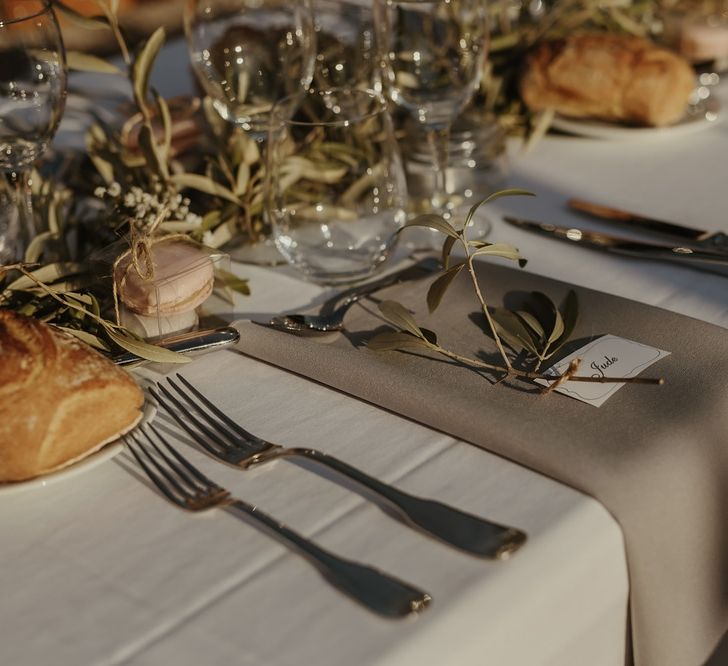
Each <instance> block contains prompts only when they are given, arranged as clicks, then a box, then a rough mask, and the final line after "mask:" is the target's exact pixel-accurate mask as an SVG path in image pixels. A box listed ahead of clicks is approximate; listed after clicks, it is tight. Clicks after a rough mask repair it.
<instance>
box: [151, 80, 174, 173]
mask: <svg viewBox="0 0 728 666" xmlns="http://www.w3.org/2000/svg"><path fill="white" fill-rule="evenodd" d="M152 92H153V94H154V101H155V102H156V103H157V108H158V109H159V115H160V116H161V117H162V132H163V134H162V136H163V139H162V147H161V158H162V160H163V162H165V163H166V162H167V160H168V159H169V155H170V151H171V150H172V114H171V113H170V111H169V105H168V104H167V100H165V99H164V97H162V95H160V94H159V93H158V92H157V91H156V90H153V91H152Z"/></svg>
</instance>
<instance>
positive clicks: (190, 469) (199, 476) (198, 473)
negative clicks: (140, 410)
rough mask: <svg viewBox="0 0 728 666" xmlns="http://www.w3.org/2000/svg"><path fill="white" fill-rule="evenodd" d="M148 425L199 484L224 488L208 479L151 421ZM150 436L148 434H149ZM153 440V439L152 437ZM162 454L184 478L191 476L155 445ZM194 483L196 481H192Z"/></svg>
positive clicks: (217, 488) (208, 488)
mask: <svg viewBox="0 0 728 666" xmlns="http://www.w3.org/2000/svg"><path fill="white" fill-rule="evenodd" d="M148 427H149V428H150V430H151V431H152V432H153V433H154V434H155V435H156V436H157V439H159V441H160V442H161V443H162V444H163V445H164V447H165V448H166V449H167V451H169V452H170V453H171V454H172V455H173V456H174V457H175V459H176V460H177V461H178V462H179V464H180V465H182V466H183V467H184V468H185V469H186V470H187V471H188V472H189V473H190V474H191V475H192V476H193V477H194V479H196V481H197V483H198V484H199V485H202V486H204V488H205V490H206V491H209V490H215V491H219V490H222V488H221V487H220V486H218V485H217V484H216V483H215V482H214V481H211V480H210V479H208V478H207V477H206V476H205V475H204V474H203V473H202V472H201V471H200V470H199V469H197V467H195V466H194V465H193V464H192V463H191V462H190V461H189V460H187V458H185V457H184V456H183V455H182V454H181V453H180V452H179V451H177V450H176V449H175V448H174V447H173V446H172V445H171V444H170V443H169V442H168V441H167V440H165V439H164V437H162V435H161V434H160V433H159V431H158V430H157V429H156V428H155V427H154V426H153V425H152V424H151V423H150V424H148ZM147 437H148V436H147ZM150 441H151V439H150ZM154 448H155V449H156V450H157V451H158V452H159V453H160V455H161V456H162V457H163V458H164V459H165V460H166V461H167V464H168V465H169V466H170V467H172V468H173V469H174V470H175V471H176V472H177V473H178V474H179V475H180V476H182V477H183V478H186V479H189V477H188V476H187V475H186V474H185V472H184V471H183V470H182V469H181V468H180V467H179V465H177V464H175V463H174V461H173V460H171V459H170V458H169V457H168V456H167V455H165V454H164V452H163V451H162V450H161V449H160V448H159V447H157V446H155V447H154ZM190 483H191V484H192V485H194V481H190Z"/></svg>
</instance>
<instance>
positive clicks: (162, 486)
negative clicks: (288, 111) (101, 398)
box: [122, 435, 185, 509]
mask: <svg viewBox="0 0 728 666" xmlns="http://www.w3.org/2000/svg"><path fill="white" fill-rule="evenodd" d="M122 438H123V440H124V443H125V444H126V446H127V448H128V449H129V450H130V451H131V453H132V455H133V456H134V458H136V461H137V462H138V463H139V466H140V467H141V468H142V469H143V470H144V472H145V474H146V475H147V477H148V478H149V480H150V481H151V482H152V483H153V484H154V485H155V486H157V488H158V489H159V491H160V492H161V493H162V494H163V495H164V496H165V497H166V498H167V499H168V500H169V501H170V502H172V504H176V505H177V506H180V507H182V508H183V509H184V508H185V503H184V500H182V499H180V498H179V497H178V496H177V495H175V494H174V493H173V492H172V491H171V490H170V489H169V486H168V485H167V484H166V483H165V482H164V481H163V480H162V478H161V477H160V476H159V474H158V473H157V472H155V471H154V470H153V469H152V468H151V467H150V466H149V465H148V464H147V463H145V462H144V460H143V458H142V456H141V454H140V453H139V452H137V447H138V448H139V451H142V452H144V454H145V455H146V456H147V458H149V459H150V460H153V458H151V456H150V455H149V453H148V452H147V450H146V449H145V448H144V446H143V445H142V444H141V443H140V442H139V440H138V439H137V438H136V435H123V437H122ZM165 478H166V477H165Z"/></svg>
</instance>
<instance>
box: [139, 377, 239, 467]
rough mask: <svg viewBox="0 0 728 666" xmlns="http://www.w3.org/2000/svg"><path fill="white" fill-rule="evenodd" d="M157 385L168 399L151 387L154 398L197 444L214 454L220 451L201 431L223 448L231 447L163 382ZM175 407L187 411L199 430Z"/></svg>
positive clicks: (187, 414) (188, 416)
mask: <svg viewBox="0 0 728 666" xmlns="http://www.w3.org/2000/svg"><path fill="white" fill-rule="evenodd" d="M157 387H158V388H159V389H160V390H161V391H162V392H163V393H164V395H165V396H166V399H165V398H163V397H162V396H161V395H159V393H158V392H157V391H155V390H154V389H153V388H149V392H150V393H151V394H152V396H153V397H154V399H155V400H156V401H157V402H159V404H160V405H162V407H164V409H165V410H167V413H168V414H169V415H170V416H171V417H172V418H173V419H174V420H175V421H176V422H177V423H178V424H179V426H180V427H181V428H182V429H183V430H184V431H185V432H186V433H187V434H189V435H190V436H191V437H192V438H193V439H194V440H195V442H197V444H199V445H200V446H201V447H202V448H203V449H205V451H207V452H208V453H210V454H212V455H213V456H214V455H218V454H219V453H220V452H219V450H218V449H216V448H215V447H214V446H213V445H212V444H211V443H210V442H209V441H208V440H206V439H205V438H204V437H200V432H202V434H204V435H206V436H207V437H208V439H210V440H212V441H213V442H215V444H217V445H218V446H219V447H220V448H221V449H223V450H225V449H227V448H229V446H230V444H229V443H228V442H226V441H225V440H223V439H221V438H220V437H219V435H216V434H215V433H214V432H212V430H210V429H209V428H208V427H207V426H205V425H204V424H203V423H201V422H200V420H199V419H198V418H197V417H196V416H195V415H194V414H193V413H192V412H190V410H189V409H187V408H186V407H185V406H184V405H183V404H182V403H181V402H180V401H179V400H178V399H177V398H175V397H174V396H173V395H172V394H171V393H170V392H169V391H168V390H167V388H166V387H165V386H163V385H162V384H157ZM170 402H171V403H173V406H172V405H170ZM174 407H177V409H178V410H179V411H180V412H185V413H186V416H187V419H188V420H190V421H192V422H193V423H194V424H195V425H196V426H197V428H198V429H199V430H198V431H195V429H194V428H193V427H192V426H190V424H189V423H188V422H187V420H185V419H183V418H182V417H181V416H180V415H179V414H178V413H177V411H175V409H174Z"/></svg>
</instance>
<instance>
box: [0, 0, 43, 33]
mask: <svg viewBox="0 0 728 666" xmlns="http://www.w3.org/2000/svg"><path fill="white" fill-rule="evenodd" d="M37 2H39V3H40V4H41V5H42V7H41V9H39V10H38V11H37V12H33V13H32V14H26V15H25V16H19V17H17V18H9V19H7V20H6V19H3V18H2V15H0V28H2V27H4V26H6V25H13V24H14V23H22V22H23V21H28V20H30V19H34V18H36V17H37V16H41V15H42V14H47V13H48V12H49V11H50V12H51V13H53V4H52V3H51V0H37Z"/></svg>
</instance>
